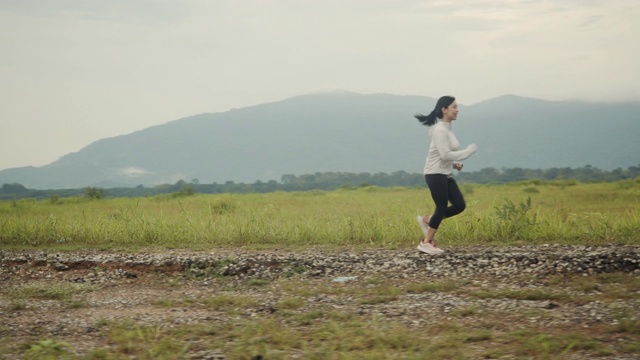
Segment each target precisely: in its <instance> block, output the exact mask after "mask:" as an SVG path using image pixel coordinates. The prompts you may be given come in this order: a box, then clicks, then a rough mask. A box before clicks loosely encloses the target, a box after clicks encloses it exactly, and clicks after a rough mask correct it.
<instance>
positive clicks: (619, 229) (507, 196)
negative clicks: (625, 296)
mask: <svg viewBox="0 0 640 360" xmlns="http://www.w3.org/2000/svg"><path fill="white" fill-rule="evenodd" d="M462 188H463V192H464V193H465V198H466V200H467V210H466V211H465V212H464V213H462V214H461V215H459V216H456V217H454V218H451V219H447V220H445V221H444V222H443V223H442V225H441V227H440V230H439V232H438V238H439V240H440V243H441V244H443V245H446V246H452V245H453V246H456V245H473V244H491V245H500V244H504V245H513V244H522V243H560V244H608V243H618V244H638V243H639V242H640V179H636V180H633V181H630V180H626V181H621V182H618V183H594V184H576V183H574V182H563V183H544V182H523V183H514V184H506V185H473V184H465V185H464V186H462ZM432 211H433V202H432V200H431V198H430V194H429V190H428V189H427V188H426V187H424V188H377V187H362V188H355V189H340V190H335V191H328V192H325V191H310V192H275V193H267V194H221V195H202V194H196V195H191V196H167V195H161V196H156V197H147V198H134V199H129V198H119V199H100V200H95V199H94V200H89V199H84V198H68V199H56V201H48V200H41V201H36V200H33V199H24V200H18V201H4V202H0V247H1V248H32V247H36V248H40V247H47V248H52V247H55V248H60V249H65V248H66V249H77V248H87V247H90V248H118V249H142V248H185V249H186V248H188V249H196V250H199V249H210V248H216V247H218V248H220V247H251V248H257V247H259V248H274V247H280V248H282V247H287V248H302V247H309V246H312V247H357V248H402V247H407V246H412V245H413V244H414V243H415V242H416V241H417V240H419V239H420V237H421V236H422V235H421V232H420V229H419V227H418V226H417V224H416V220H415V216H416V215H417V214H429V213H431V212H432Z"/></svg>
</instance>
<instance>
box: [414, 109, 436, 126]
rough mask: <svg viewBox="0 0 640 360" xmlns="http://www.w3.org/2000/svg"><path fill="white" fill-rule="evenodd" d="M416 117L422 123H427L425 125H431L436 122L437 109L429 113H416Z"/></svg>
mask: <svg viewBox="0 0 640 360" xmlns="http://www.w3.org/2000/svg"><path fill="white" fill-rule="evenodd" d="M415 118H416V119H418V121H420V123H422V125H425V126H431V125H433V124H435V123H436V121H437V117H436V111H435V110H433V111H432V112H431V114H429V115H422V114H416V115H415Z"/></svg>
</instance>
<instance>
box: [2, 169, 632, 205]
mask: <svg viewBox="0 0 640 360" xmlns="http://www.w3.org/2000/svg"><path fill="white" fill-rule="evenodd" d="M455 177H456V180H457V181H458V183H476V184H503V183H510V182H517V181H526V180H540V181H557V180H573V181H578V182H608V181H618V180H624V179H632V178H636V177H640V164H639V165H638V166H631V167H629V168H627V169H626V170H624V169H622V168H618V169H615V170H612V171H604V170H600V169H598V168H595V167H592V166H590V165H587V166H584V167H581V168H575V169H572V168H568V167H567V168H550V169H545V170H541V169H522V168H509V169H507V168H503V169H501V170H498V169H495V168H485V169H482V170H479V171H471V172H465V171H462V172H459V173H456V174H455ZM365 186H379V187H416V186H426V185H425V181H424V176H423V175H422V174H419V173H412V174H411V173H408V172H406V171H396V172H393V173H390V174H389V173H376V174H370V173H347V172H324V173H315V174H306V175H300V176H296V175H290V174H286V175H283V176H282V178H281V180H280V181H279V182H278V181H275V180H271V181H268V182H263V181H256V182H254V183H252V184H245V183H235V182H233V181H227V182H225V183H224V184H218V183H212V184H200V183H199V181H198V180H197V179H193V180H191V182H187V181H184V180H180V181H178V182H176V183H175V184H164V185H158V186H154V187H144V186H142V185H138V186H137V187H134V188H109V189H103V188H100V187H87V188H83V189H58V190H34V189H28V188H26V187H25V186H23V185H21V184H4V185H2V188H0V200H17V199H23V198H34V199H47V198H49V199H51V200H52V201H53V202H55V201H56V200H57V199H59V198H64V197H77V196H85V197H89V198H95V199H100V198H105V197H108V198H115V197H144V196H155V195H168V196H175V197H179V196H188V195H192V194H195V193H201V194H220V193H266V192H273V191H309V190H335V189H339V188H346V189H348V188H355V187H365Z"/></svg>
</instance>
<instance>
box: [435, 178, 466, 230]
mask: <svg viewBox="0 0 640 360" xmlns="http://www.w3.org/2000/svg"><path fill="white" fill-rule="evenodd" d="M424 178H425V180H426V181H427V185H429V190H431V197H432V198H433V201H434V202H435V203H436V211H434V213H433V216H431V219H430V220H429V227H431V228H434V229H437V228H438V226H440V222H441V221H442V219H444V218H448V217H452V216H455V215H458V214H460V213H461V212H463V211H464V208H465V207H466V206H467V205H466V204H465V202H464V198H463V197H462V193H461V192H460V189H459V188H458V184H456V181H455V180H454V179H453V178H452V177H450V176H447V175H444V174H430V175H425V176H424ZM449 202H451V206H449V207H447V205H448V204H449Z"/></svg>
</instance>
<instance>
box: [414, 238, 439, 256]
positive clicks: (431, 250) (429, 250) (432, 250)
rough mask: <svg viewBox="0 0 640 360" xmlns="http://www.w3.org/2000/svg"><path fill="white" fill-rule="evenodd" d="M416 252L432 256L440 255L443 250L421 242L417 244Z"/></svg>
mask: <svg viewBox="0 0 640 360" xmlns="http://www.w3.org/2000/svg"><path fill="white" fill-rule="evenodd" d="M418 250H419V251H421V252H423V253H425V254H434V255H435V254H442V253H443V252H444V250H442V249H440V248H439V247H437V246H434V245H433V244H431V243H427V242H424V241H421V242H420V244H418Z"/></svg>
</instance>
